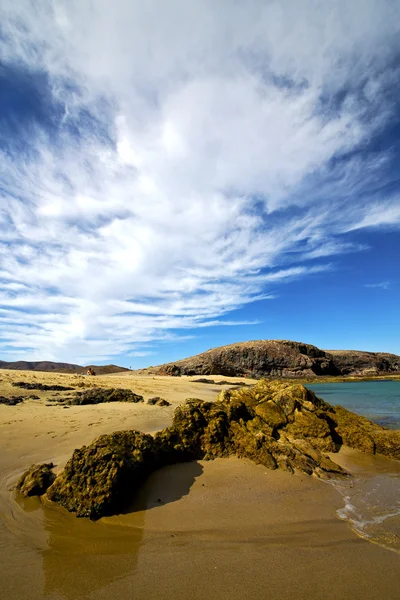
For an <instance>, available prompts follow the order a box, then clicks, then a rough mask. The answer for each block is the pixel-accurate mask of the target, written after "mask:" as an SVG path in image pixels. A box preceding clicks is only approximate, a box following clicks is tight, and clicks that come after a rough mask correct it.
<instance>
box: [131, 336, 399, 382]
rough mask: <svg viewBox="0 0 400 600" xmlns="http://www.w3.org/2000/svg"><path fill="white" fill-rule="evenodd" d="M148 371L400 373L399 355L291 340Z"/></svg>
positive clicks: (252, 344) (235, 347)
mask: <svg viewBox="0 0 400 600" xmlns="http://www.w3.org/2000/svg"><path fill="white" fill-rule="evenodd" d="M143 371H145V372H147V373H149V374H166V375H225V376H249V377H256V378H259V377H263V376H274V377H292V378H293V377H316V376H317V377H318V376H325V377H326V376H333V377H335V376H347V375H379V374H382V373H399V374H400V356H398V355H396V354H390V353H388V352H368V351H363V350H332V351H327V350H322V349H320V348H318V347H317V346H314V345H312V344H306V343H303V342H297V341H292V340H251V341H248V342H236V343H233V344H228V345H225V346H219V347H216V348H210V349H209V350H206V351H205V352H201V353H200V354H196V355H194V356H190V357H188V358H184V359H181V360H178V361H174V362H170V363H165V364H163V365H159V366H157V367H149V368H148V369H144V370H142V372H143Z"/></svg>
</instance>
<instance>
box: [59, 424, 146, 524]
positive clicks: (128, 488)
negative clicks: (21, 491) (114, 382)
mask: <svg viewBox="0 0 400 600" xmlns="http://www.w3.org/2000/svg"><path fill="white" fill-rule="evenodd" d="M157 467H158V464H157V461H156V448H155V443H154V439H153V437H152V436H151V435H147V434H145V433H141V432H139V431H118V432H116V433H112V434H110V435H102V436H100V437H99V438H97V439H96V440H94V442H92V443H91V444H90V445H89V446H83V447H82V448H80V449H77V450H75V451H74V453H73V455H72V457H71V458H70V460H69V461H68V463H67V464H66V466H65V469H64V471H63V472H62V473H61V474H60V475H59V476H58V477H57V479H56V480H55V482H54V483H53V485H52V486H51V487H50V488H49V489H48V490H47V496H48V498H49V499H50V500H53V501H55V502H58V503H59V504H61V505H62V506H64V507H65V508H66V509H67V510H69V511H71V512H74V513H76V515H77V516H78V517H90V518H91V519H96V518H99V517H101V516H103V515H109V514H113V513H116V512H118V511H119V510H121V508H122V507H123V506H124V503H125V501H126V499H127V498H128V499H129V498H131V497H132V493H133V492H134V491H135V490H136V488H137V487H138V486H139V485H140V484H141V483H142V481H143V479H144V478H145V477H146V476H147V475H148V474H149V473H151V472H152V471H153V470H154V469H155V468H157Z"/></svg>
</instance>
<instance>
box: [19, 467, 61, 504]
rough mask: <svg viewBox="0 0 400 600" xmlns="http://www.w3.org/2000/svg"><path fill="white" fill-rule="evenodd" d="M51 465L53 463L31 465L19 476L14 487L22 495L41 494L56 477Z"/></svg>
mask: <svg viewBox="0 0 400 600" xmlns="http://www.w3.org/2000/svg"><path fill="white" fill-rule="evenodd" d="M53 466H54V465H53V463H47V464H43V465H32V466H31V467H30V468H29V469H28V470H27V471H25V473H24V474H23V475H22V476H21V478H20V480H19V481H18V483H17V485H16V489H17V490H18V491H19V492H20V493H21V494H22V495H23V496H41V495H42V494H44V493H45V492H46V490H47V489H48V487H49V486H50V485H51V484H52V483H53V481H54V480H55V478H56V476H55V475H54V473H53V471H52V469H53Z"/></svg>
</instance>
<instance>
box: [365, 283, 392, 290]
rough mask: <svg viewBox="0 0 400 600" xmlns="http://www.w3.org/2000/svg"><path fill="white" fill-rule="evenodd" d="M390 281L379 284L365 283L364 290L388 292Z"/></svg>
mask: <svg viewBox="0 0 400 600" xmlns="http://www.w3.org/2000/svg"><path fill="white" fill-rule="evenodd" d="M390 285H391V282H390V281H381V282H380V283H366V284H365V285H364V287H366V288H380V289H382V290H388V289H389V288H390Z"/></svg>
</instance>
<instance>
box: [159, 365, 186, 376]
mask: <svg viewBox="0 0 400 600" xmlns="http://www.w3.org/2000/svg"><path fill="white" fill-rule="evenodd" d="M162 374H163V375H171V376H172V377H180V376H181V375H182V371H181V368H180V367H179V366H178V365H175V364H171V365H165V366H164V368H163V369H162Z"/></svg>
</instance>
